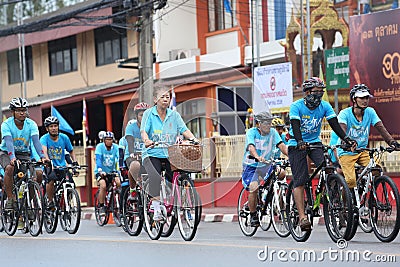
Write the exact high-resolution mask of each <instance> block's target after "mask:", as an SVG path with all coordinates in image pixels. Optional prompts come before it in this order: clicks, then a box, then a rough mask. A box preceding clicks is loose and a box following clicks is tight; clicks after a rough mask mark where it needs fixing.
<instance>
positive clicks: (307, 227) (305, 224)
mask: <svg viewBox="0 0 400 267" xmlns="http://www.w3.org/2000/svg"><path fill="white" fill-rule="evenodd" d="M300 229H301V231H304V232H307V231H311V223H310V221H309V220H308V218H303V219H301V220H300Z"/></svg>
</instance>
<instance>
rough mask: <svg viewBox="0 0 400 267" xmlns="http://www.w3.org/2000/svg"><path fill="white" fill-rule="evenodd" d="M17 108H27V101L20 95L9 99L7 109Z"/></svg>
mask: <svg viewBox="0 0 400 267" xmlns="http://www.w3.org/2000/svg"><path fill="white" fill-rule="evenodd" d="M17 108H28V101H26V99H24V98H21V97H16V98H13V99H11V101H10V106H9V109H11V110H15V109H17Z"/></svg>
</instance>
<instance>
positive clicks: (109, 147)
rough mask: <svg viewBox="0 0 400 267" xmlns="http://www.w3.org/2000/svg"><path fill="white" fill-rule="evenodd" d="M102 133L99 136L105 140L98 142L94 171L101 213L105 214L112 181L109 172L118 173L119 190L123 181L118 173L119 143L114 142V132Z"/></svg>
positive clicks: (116, 180) (116, 177)
mask: <svg viewBox="0 0 400 267" xmlns="http://www.w3.org/2000/svg"><path fill="white" fill-rule="evenodd" d="M100 133H102V134H99V138H100V140H103V142H101V143H99V144H97V146H96V150H95V152H94V154H95V156H96V167H95V168H94V173H95V177H96V181H97V183H98V185H99V215H100V216H104V215H105V214H106V208H105V206H104V201H105V197H106V193H107V186H108V185H109V184H110V183H111V181H107V179H108V178H107V174H110V173H113V172H115V173H117V174H118V175H117V176H115V183H116V184H117V188H118V189H119V190H120V188H121V181H120V179H119V173H118V161H119V151H118V150H119V149H118V145H117V144H115V143H114V133H113V132H100ZM103 134H104V135H103Z"/></svg>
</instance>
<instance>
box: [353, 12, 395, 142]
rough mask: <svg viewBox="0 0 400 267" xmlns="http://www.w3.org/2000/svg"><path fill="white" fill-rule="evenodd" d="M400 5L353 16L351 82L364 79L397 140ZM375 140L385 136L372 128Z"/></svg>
mask: <svg viewBox="0 0 400 267" xmlns="http://www.w3.org/2000/svg"><path fill="white" fill-rule="evenodd" d="M399 18H400V9H393V10H389V11H382V12H376V13H372V14H368V15H362V16H353V17H350V85H351V86H353V85H354V84H356V83H364V84H366V85H367V86H368V87H369V88H370V89H371V93H372V94H373V95H374V97H373V98H372V99H371V100H370V102H369V103H370V105H371V106H373V107H374V108H375V110H376V112H377V113H378V115H379V117H380V118H381V120H382V122H383V124H384V125H385V126H386V128H387V130H388V132H389V133H390V134H391V135H392V136H393V138H395V139H396V140H399V139H400V124H399V123H397V121H396V114H400V46H399V43H400V32H399V24H400V19H399ZM370 139H371V140H381V139H382V138H381V137H380V134H379V133H378V132H377V131H372V132H371V135H370Z"/></svg>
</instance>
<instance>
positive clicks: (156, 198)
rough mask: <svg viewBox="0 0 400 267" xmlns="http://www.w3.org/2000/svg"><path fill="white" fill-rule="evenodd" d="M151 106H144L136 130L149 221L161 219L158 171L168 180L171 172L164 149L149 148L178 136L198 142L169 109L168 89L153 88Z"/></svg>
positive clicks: (170, 142) (171, 140)
mask: <svg viewBox="0 0 400 267" xmlns="http://www.w3.org/2000/svg"><path fill="white" fill-rule="evenodd" d="M153 96H154V103H155V106H153V107H152V108H149V109H147V110H146V111H145V112H144V114H143V118H142V124H141V126H140V133H141V135H142V139H143V142H144V144H145V147H146V148H145V149H144V150H143V151H142V161H143V166H144V167H145V169H146V172H147V174H148V176H149V184H150V189H149V194H150V196H152V204H153V209H154V217H153V220H155V221H160V220H163V216H162V213H161V208H160V185H161V171H162V170H163V168H164V169H165V171H166V177H167V179H169V180H170V181H171V177H172V172H171V166H170V163H169V160H168V152H167V149H166V148H165V149H161V148H153V147H154V142H166V143H169V144H174V143H175V141H176V139H177V137H178V135H183V136H184V137H185V138H186V139H189V140H193V142H198V141H197V140H196V138H195V137H194V135H193V134H192V132H191V131H190V130H189V129H188V128H187V127H186V125H185V123H184V121H183V119H182V117H181V115H179V113H178V112H176V111H172V110H171V109H169V108H168V107H169V102H170V91H169V88H166V87H160V88H157V89H155V90H154V94H153Z"/></svg>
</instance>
